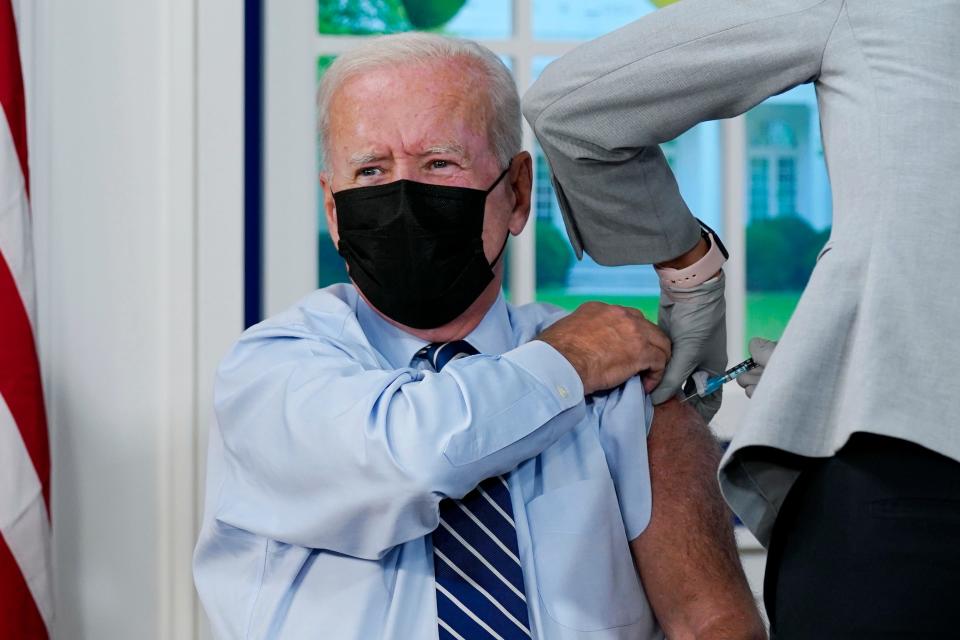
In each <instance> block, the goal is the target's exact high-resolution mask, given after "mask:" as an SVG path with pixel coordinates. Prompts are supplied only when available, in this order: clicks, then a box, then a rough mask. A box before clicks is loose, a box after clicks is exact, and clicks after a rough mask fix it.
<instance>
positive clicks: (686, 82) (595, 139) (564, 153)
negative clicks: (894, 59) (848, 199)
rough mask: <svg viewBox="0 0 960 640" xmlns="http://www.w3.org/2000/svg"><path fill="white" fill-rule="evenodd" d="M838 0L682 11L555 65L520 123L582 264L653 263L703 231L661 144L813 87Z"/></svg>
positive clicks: (698, 0) (702, 1)
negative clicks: (526, 125) (541, 155)
mask: <svg viewBox="0 0 960 640" xmlns="http://www.w3.org/2000/svg"><path fill="white" fill-rule="evenodd" d="M842 4H843V0H681V2H679V3H677V4H675V5H671V6H669V7H667V8H665V9H661V10H659V11H656V12H654V13H652V14H650V15H648V16H646V17H644V18H642V19H640V20H638V21H636V22H634V23H631V24H629V25H627V26H626V27H624V28H622V29H619V30H617V31H614V32H612V33H610V34H608V35H606V36H604V37H601V38H598V39H597V40H593V41H591V42H588V43H586V44H584V45H582V46H580V47H578V48H577V49H575V50H573V51H571V52H570V53H568V54H567V55H565V56H563V57H562V58H560V59H559V60H557V61H555V62H553V63H552V64H551V65H550V66H549V67H547V69H546V70H545V71H544V72H543V75H542V76H541V77H540V79H539V80H538V81H537V82H536V83H535V84H534V85H533V87H531V89H530V90H529V91H528V92H527V94H526V96H524V102H523V113H524V116H525V117H526V118H527V120H528V121H529V122H530V124H531V125H532V126H533V129H534V131H535V132H536V135H537V138H538V139H539V140H540V144H541V145H542V147H543V150H544V152H545V154H546V156H547V159H548V160H549V162H550V166H551V168H552V169H553V173H554V176H555V178H554V186H555V188H556V191H557V198H558V200H559V202H560V208H561V210H562V212H563V215H564V218H565V220H566V224H567V230H568V232H569V235H570V239H571V242H572V243H573V246H574V249H575V250H576V251H577V254H578V256H579V255H582V251H583V250H585V251H586V252H587V253H588V254H590V256H591V257H593V258H594V259H595V260H596V261H597V262H599V263H601V264H610V265H615V264H633V263H641V264H643V263H656V262H661V261H664V260H669V259H671V258H674V257H676V256H678V255H680V254H682V253H684V252H686V251H688V250H689V249H691V248H692V247H693V246H694V245H695V244H696V242H697V239H698V238H699V227H698V225H697V223H696V221H695V220H694V218H693V216H692V215H691V213H690V211H689V210H688V209H687V206H686V204H684V202H683V199H682V198H681V197H680V192H679V189H678V188H677V183H676V179H675V178H674V176H673V173H672V172H671V170H670V168H669V166H668V165H667V162H666V159H665V157H664V155H663V153H662V152H661V151H660V148H659V146H658V145H659V144H660V143H662V142H666V141H668V140H672V139H673V138H675V137H677V136H678V135H680V134H681V133H683V132H684V131H686V130H688V129H690V128H691V127H693V126H694V125H696V124H697V123H699V122H702V121H705V120H715V119H718V118H729V117H732V116H735V115H739V114H741V113H743V112H744V111H747V110H748V109H750V108H751V107H753V106H755V105H756V104H758V103H760V102H761V101H763V100H764V99H765V98H767V97H769V96H771V95H775V94H777V93H781V92H783V91H786V90H787V89H789V88H791V87H794V86H796V85H798V84H802V83H805V82H810V81H812V80H814V79H816V77H817V76H818V74H819V71H820V64H821V60H822V57H823V50H824V48H825V46H826V43H827V41H828V39H829V37H830V33H831V32H832V30H833V26H834V24H835V23H836V20H837V18H838V16H839V12H840V8H841V6H842Z"/></svg>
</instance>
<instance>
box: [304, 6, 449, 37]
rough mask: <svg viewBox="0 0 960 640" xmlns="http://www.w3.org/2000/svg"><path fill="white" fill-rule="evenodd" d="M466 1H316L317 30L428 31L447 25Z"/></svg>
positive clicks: (353, 32)
mask: <svg viewBox="0 0 960 640" xmlns="http://www.w3.org/2000/svg"><path fill="white" fill-rule="evenodd" d="M465 4H466V0H317V16H318V17H317V31H318V32H320V33H325V34H347V35H370V34H379V33H399V32H401V31H413V30H421V31H430V30H435V29H440V28H441V27H443V26H444V25H445V24H446V23H447V22H449V21H450V20H451V19H452V18H453V17H454V16H455V15H457V12H459V11H460V9H462V8H463V5H465Z"/></svg>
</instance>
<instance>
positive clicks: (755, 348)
mask: <svg viewBox="0 0 960 640" xmlns="http://www.w3.org/2000/svg"><path fill="white" fill-rule="evenodd" d="M776 347H777V343H776V342H775V341H773V340H766V339H764V338H751V339H750V344H749V345H747V349H748V350H749V351H750V357H752V358H753V360H754V362H756V363H757V364H759V365H760V366H762V367H765V366H767V363H768V362H770V356H772V355H773V351H774V349H776Z"/></svg>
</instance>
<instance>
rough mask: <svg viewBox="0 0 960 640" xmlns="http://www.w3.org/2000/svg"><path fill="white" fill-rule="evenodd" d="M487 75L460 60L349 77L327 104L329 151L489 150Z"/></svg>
mask: <svg viewBox="0 0 960 640" xmlns="http://www.w3.org/2000/svg"><path fill="white" fill-rule="evenodd" d="M487 83H488V81H487V79H486V78H485V77H484V75H483V74H482V73H481V72H479V71H478V70H477V69H475V68H474V67H473V65H470V64H465V63H464V62H463V61H459V60H448V61H435V62H428V63H415V64H408V65H396V66H388V67H378V68H376V69H372V70H370V71H366V72H363V73H360V74H357V75H354V76H352V77H350V78H349V79H347V80H346V81H344V83H343V84H342V85H341V86H340V88H339V89H338V90H337V91H336V93H335V94H334V96H333V99H332V100H331V105H330V114H329V117H330V126H329V131H328V137H329V139H328V140H327V141H326V143H327V147H328V148H329V150H330V151H332V152H334V153H337V154H338V155H340V154H342V153H344V152H346V153H348V154H349V155H350V156H356V154H363V153H370V152H372V149H367V147H371V146H372V145H386V146H390V147H397V146H399V147H402V148H403V149H405V150H407V151H413V150H414V149H417V150H426V149H431V148H440V147H442V148H445V149H448V150H453V151H460V152H462V153H463V154H464V155H477V154H480V153H488V152H490V151H491V148H490V137H489V127H490V122H491V116H492V109H491V101H490V97H489V91H488V89H487Z"/></svg>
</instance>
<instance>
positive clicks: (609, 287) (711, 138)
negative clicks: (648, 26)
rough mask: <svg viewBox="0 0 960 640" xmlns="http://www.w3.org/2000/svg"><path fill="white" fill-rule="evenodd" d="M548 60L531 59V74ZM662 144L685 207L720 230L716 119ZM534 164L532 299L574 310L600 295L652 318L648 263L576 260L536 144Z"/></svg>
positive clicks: (653, 291)
mask: <svg viewBox="0 0 960 640" xmlns="http://www.w3.org/2000/svg"><path fill="white" fill-rule="evenodd" d="M550 60H551V59H550V58H546V57H537V58H534V60H533V69H532V72H533V76H534V78H536V77H537V76H539V75H540V73H541V72H542V71H543V69H544V68H545V67H546V66H547V64H549V62H550ZM662 149H663V152H664V154H665V155H666V157H667V161H668V162H669V163H670V166H671V168H672V169H673V171H674V174H675V175H676V177H677V182H678V183H679V185H680V192H681V194H682V195H683V197H684V199H685V200H686V202H687V204H688V205H689V206H690V209H691V210H692V211H693V212H694V213H695V215H697V217H699V218H700V219H702V220H703V221H704V222H706V223H707V224H708V225H710V226H711V227H713V228H714V229H716V230H717V233H720V234H721V235H722V234H723V229H722V222H723V215H722V210H721V204H722V201H723V198H722V190H721V189H722V185H721V179H722V178H721V171H720V168H721V167H720V157H721V156H720V128H719V125H718V124H717V123H716V122H705V123H703V124H700V125H698V126H696V127H694V128H693V129H691V130H690V131H688V132H686V133H684V134H683V135H681V136H680V137H678V138H677V139H676V140H671V141H669V142H666V143H664V144H663V145H662ZM534 163H535V177H536V194H535V196H536V197H535V200H534V207H535V209H534V210H535V212H536V216H535V219H534V221H535V223H536V247H537V249H536V250H537V256H536V261H537V262H536V267H537V299H538V300H541V301H544V302H551V303H553V304H557V305H559V306H562V307H565V308H567V309H574V308H576V307H577V306H578V305H579V304H581V303H582V302H585V301H586V300H591V299H600V300H603V301H606V302H610V303H614V304H622V305H629V306H634V307H638V308H639V309H641V310H642V311H643V312H644V314H645V315H646V316H647V317H648V318H650V319H655V318H656V317H657V306H658V300H659V293H660V284H659V280H658V278H657V275H656V273H655V272H654V270H653V267H651V266H649V265H624V266H619V267H604V266H601V265H599V264H597V263H596V262H594V261H593V260H592V259H591V258H590V257H589V256H587V255H584V257H583V260H581V261H577V260H576V259H575V258H574V256H573V251H572V249H571V248H570V243H569V240H568V239H567V232H566V229H565V226H564V222H563V218H562V215H561V213H560V208H559V205H558V204H557V200H556V194H555V192H554V189H553V184H552V182H551V179H550V169H549V165H548V163H547V160H546V157H545V156H544V155H543V151H542V150H541V148H540V146H539V145H537V146H536V147H535V148H534Z"/></svg>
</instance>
